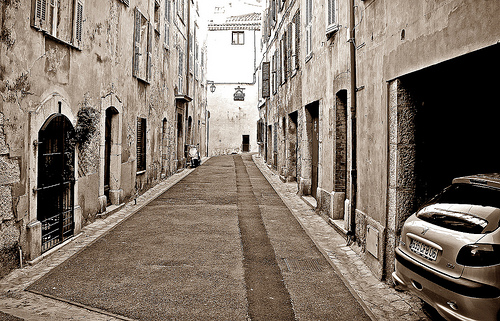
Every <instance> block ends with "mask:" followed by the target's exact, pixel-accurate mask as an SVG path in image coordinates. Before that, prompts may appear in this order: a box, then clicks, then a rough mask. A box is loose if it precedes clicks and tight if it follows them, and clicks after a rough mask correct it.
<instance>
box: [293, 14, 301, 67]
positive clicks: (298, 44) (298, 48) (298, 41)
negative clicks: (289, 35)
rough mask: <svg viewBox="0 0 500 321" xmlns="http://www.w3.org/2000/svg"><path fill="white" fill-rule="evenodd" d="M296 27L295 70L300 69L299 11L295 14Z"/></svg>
mask: <svg viewBox="0 0 500 321" xmlns="http://www.w3.org/2000/svg"><path fill="white" fill-rule="evenodd" d="M293 21H294V26H295V48H294V55H295V64H294V68H295V69H299V64H300V61H299V55H300V11H299V10H297V13H296V14H295V16H294V18H293Z"/></svg>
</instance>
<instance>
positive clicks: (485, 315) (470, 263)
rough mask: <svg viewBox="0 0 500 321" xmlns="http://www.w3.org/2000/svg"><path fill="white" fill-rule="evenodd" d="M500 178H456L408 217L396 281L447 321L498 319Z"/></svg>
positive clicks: (397, 252)
mask: <svg viewBox="0 0 500 321" xmlns="http://www.w3.org/2000/svg"><path fill="white" fill-rule="evenodd" d="M499 223H500V175H499V174H488V175H474V176H467V177H459V178H456V179H454V180H453V183H452V185H450V186H449V187H448V188H446V189H445V190H444V191H443V192H441V193H440V194H438V195H437V196H436V197H435V198H434V199H432V200H431V201H430V202H428V203H427V204H425V205H424V206H423V207H422V208H421V209H420V210H418V211H417V213H415V214H413V215H412V216H410V217H409V218H408V219H407V220H406V222H405V224H404V226H403V229H402V232H401V239H400V242H399V246H398V247H397V248H396V253H395V256H396V260H395V271H394V273H393V274H392V277H393V281H394V283H395V284H396V285H397V286H399V287H404V288H407V289H408V290H410V291H411V292H413V293H415V294H416V295H417V296H418V297H420V298H421V299H422V300H424V301H425V302H427V303H428V304H429V305H431V306H432V307H434V308H435V309H436V310H437V312H439V314H440V315H442V316H443V317H444V318H446V319H448V320H482V321H487V320H492V321H497V320H500V228H499Z"/></svg>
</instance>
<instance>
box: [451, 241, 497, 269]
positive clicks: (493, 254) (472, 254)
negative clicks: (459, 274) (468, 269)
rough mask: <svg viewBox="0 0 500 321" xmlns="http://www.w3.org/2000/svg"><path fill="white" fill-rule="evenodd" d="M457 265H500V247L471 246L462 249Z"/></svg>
mask: <svg viewBox="0 0 500 321" xmlns="http://www.w3.org/2000/svg"><path fill="white" fill-rule="evenodd" d="M457 263H458V264H461V265H466V266H489V265H495V264H500V245H498V244H469V245H465V246H464V247H462V248H461V249H460V252H458V255H457Z"/></svg>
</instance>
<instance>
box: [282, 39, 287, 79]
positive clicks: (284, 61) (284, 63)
mask: <svg viewBox="0 0 500 321" xmlns="http://www.w3.org/2000/svg"><path fill="white" fill-rule="evenodd" d="M287 39H288V36H287V32H286V31H285V32H284V33H283V36H282V37H281V66H282V67H281V70H282V73H283V75H282V77H281V81H282V84H284V83H286V81H287V78H288V65H287V61H288V57H287V52H288V49H287V47H288V45H287Z"/></svg>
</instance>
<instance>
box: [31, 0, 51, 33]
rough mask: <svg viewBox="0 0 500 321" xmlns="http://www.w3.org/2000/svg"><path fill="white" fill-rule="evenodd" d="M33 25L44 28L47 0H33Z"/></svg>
mask: <svg viewBox="0 0 500 321" xmlns="http://www.w3.org/2000/svg"><path fill="white" fill-rule="evenodd" d="M49 1H50V0H49ZM34 10H35V12H34V14H33V16H34V19H33V27H35V28H38V29H45V28H46V24H47V20H46V18H47V0H35V8H34Z"/></svg>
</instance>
